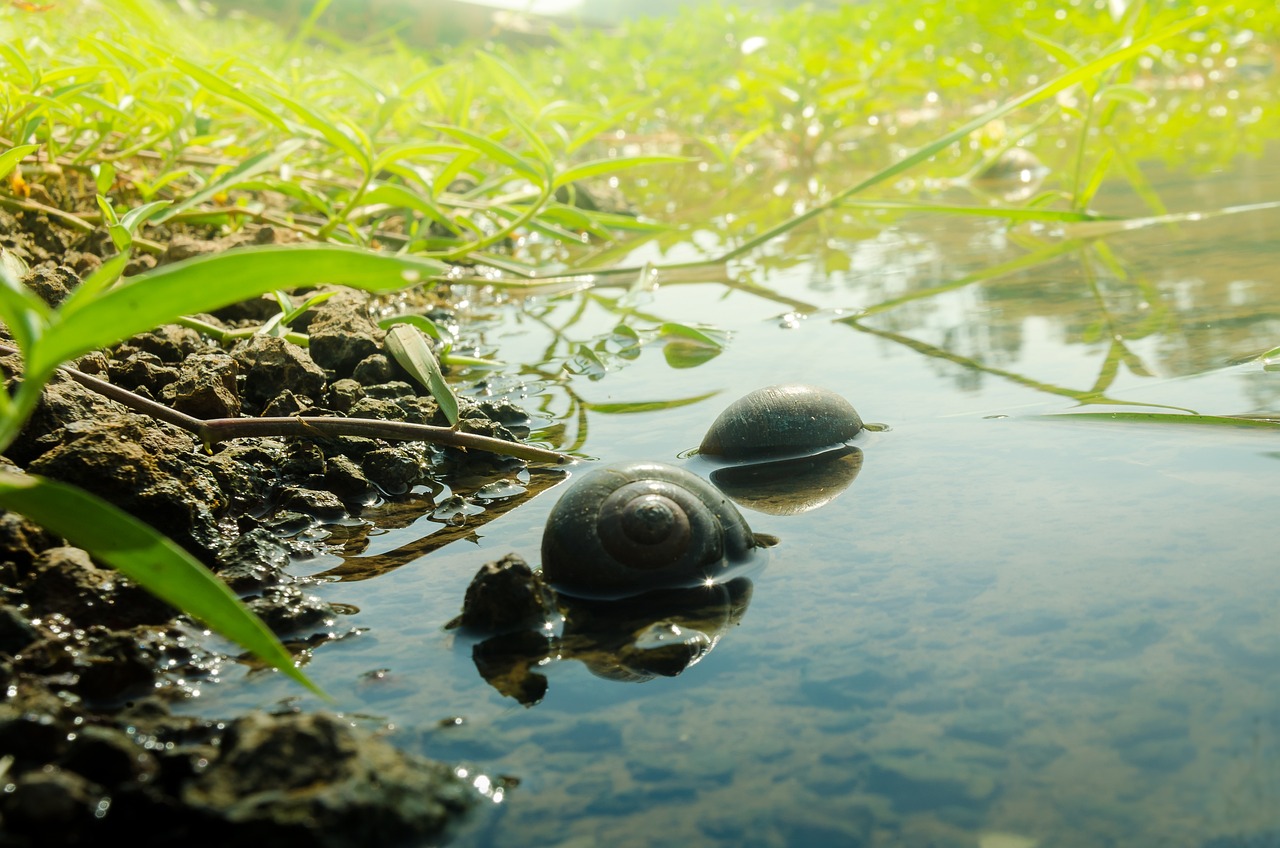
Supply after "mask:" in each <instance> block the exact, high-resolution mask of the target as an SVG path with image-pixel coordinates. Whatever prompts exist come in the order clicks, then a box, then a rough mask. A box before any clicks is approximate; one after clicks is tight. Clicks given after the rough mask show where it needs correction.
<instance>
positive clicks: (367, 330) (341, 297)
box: [307, 291, 385, 377]
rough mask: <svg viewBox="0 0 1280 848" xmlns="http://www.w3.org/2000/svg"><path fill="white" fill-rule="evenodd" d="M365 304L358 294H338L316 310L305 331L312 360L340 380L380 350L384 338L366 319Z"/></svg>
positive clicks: (364, 299)
mask: <svg viewBox="0 0 1280 848" xmlns="http://www.w3.org/2000/svg"><path fill="white" fill-rule="evenodd" d="M366 302H367V297H366V296H365V295H363V294H360V293H358V292H353V291H342V292H339V293H338V294H337V295H335V296H333V297H331V298H330V299H329V300H326V301H325V302H324V303H322V304H320V305H319V306H317V307H316V309H315V314H314V315H313V317H312V319H311V323H310V325H309V326H308V327H307V335H308V337H309V338H310V340H311V341H310V344H309V349H310V351H311V356H312V358H313V359H314V360H315V361H316V362H317V363H318V364H319V365H321V366H322V367H324V368H328V369H329V370H331V371H333V372H334V373H335V374H337V375H338V376H339V377H349V376H350V375H351V372H352V371H353V370H354V369H355V367H356V365H357V364H358V363H359V362H360V361H361V360H364V359H367V358H368V357H370V356H373V355H374V354H376V353H378V352H379V348H380V347H381V343H382V338H383V336H384V335H385V334H384V333H383V332H382V330H380V329H378V328H377V326H375V325H374V323H373V322H372V321H370V320H369V319H368V318H367V317H366V315H365V312H366V309H365V304H366Z"/></svg>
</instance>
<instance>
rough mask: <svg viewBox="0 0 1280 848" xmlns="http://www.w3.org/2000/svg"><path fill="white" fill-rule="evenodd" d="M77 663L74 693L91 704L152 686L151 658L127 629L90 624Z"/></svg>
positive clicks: (153, 677)
mask: <svg viewBox="0 0 1280 848" xmlns="http://www.w3.org/2000/svg"><path fill="white" fill-rule="evenodd" d="M86 638H87V642H86V644H87V645H88V646H91V651H92V653H89V651H88V650H86V651H85V652H84V653H83V654H82V660H83V662H82V663H81V664H79V667H78V668H77V672H78V674H79V677H78V679H77V681H76V687H75V688H76V692H77V693H78V694H79V695H80V697H81V698H84V699H85V701H86V702H89V703H91V704H93V703H97V704H112V703H116V702H119V701H120V700H122V699H124V698H127V697H130V696H132V695H140V694H143V693H146V692H148V691H150V690H151V689H152V688H154V686H155V677H156V672H155V660H154V659H153V658H152V657H150V656H148V655H147V653H146V651H144V650H143V649H142V648H141V646H140V645H139V644H138V641H137V640H136V639H135V638H134V637H133V636H132V634H130V633H127V632H114V631H109V630H107V629H106V628H103V627H93V628H90V631H89V632H88V633H87V634H86Z"/></svg>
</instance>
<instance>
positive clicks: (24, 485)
mask: <svg viewBox="0 0 1280 848" xmlns="http://www.w3.org/2000/svg"><path fill="white" fill-rule="evenodd" d="M125 217H126V218H127V217H128V216H127V215H126V216H125ZM119 226H121V227H122V229H127V227H126V226H125V225H124V224H120V225H119ZM122 259H123V255H122V256H120V257H116V258H115V259H113V260H109V261H108V262H107V263H105V264H104V265H103V268H102V269H100V270H99V272H98V275H95V276H93V277H90V278H89V279H88V280H87V281H86V282H85V285H84V286H82V287H80V288H79V289H77V291H75V292H74V293H73V294H72V295H71V296H70V297H68V298H67V299H66V300H65V301H64V302H63V304H62V306H61V307H60V308H58V309H50V308H49V307H48V306H46V305H45V304H44V302H43V301H41V300H40V299H39V298H37V297H36V296H35V295H34V294H32V293H31V292H30V291H29V290H28V289H27V288H26V287H25V286H23V285H22V284H21V282H19V281H18V280H17V279H16V278H15V276H14V275H13V274H12V273H11V271H10V269H9V268H8V267H7V266H3V265H0V318H3V320H4V322H5V324H6V325H7V326H8V327H9V329H10V332H11V333H12V334H13V336H14V339H15V341H17V342H18V345H19V347H20V348H21V349H22V352H23V354H24V359H25V373H24V374H23V379H22V381H21V383H20V384H19V385H18V389H17V392H16V393H15V394H14V395H13V396H12V397H11V396H10V395H9V393H8V392H0V450H3V449H4V448H5V447H7V446H8V445H9V444H10V443H11V442H12V441H13V439H14V438H15V437H16V436H17V434H18V432H19V430H20V429H21V428H22V425H23V424H24V423H25V422H26V420H27V418H28V417H29V416H30V414H31V412H32V410H34V408H35V404H36V402H37V401H38V399H39V396H40V392H41V390H42V389H43V387H44V384H45V383H46V382H47V381H48V379H49V378H50V377H51V376H52V375H53V372H54V371H55V370H56V369H57V368H58V367H59V366H60V365H62V364H63V363H65V362H67V361H69V360H71V359H73V358H75V357H77V356H79V355H81V354H83V353H86V352H88V351H91V350H94V349H97V348H100V347H105V346H108V345H111V344H115V343H117V342H119V341H122V340H124V339H126V338H128V337H130V336H132V335H134V334H136V333H139V332H143V331H145V330H148V329H150V328H152V327H155V326H158V325H160V324H163V323H165V322H167V321H171V320H173V319H175V318H177V317H179V316H181V315H182V314H184V313H187V312H207V311H211V310H214V309H218V308H219V307H221V306H226V305H227V304H230V303H235V302H238V301H241V300H244V299H246V298H249V297H254V296H257V295H261V294H265V293H267V292H272V291H276V290H278V289H279V288H281V287H284V288H298V287H304V286H315V285H320V284H322V283H326V282H341V283H344V284H346V285H350V286H353V287H356V288H362V289H365V290H369V291H393V290H396V289H400V288H404V287H405V286H408V285H411V284H416V283H420V282H425V281H426V280H427V279H428V278H429V277H430V275H433V274H435V273H438V272H439V271H440V270H441V269H442V266H441V265H439V264H438V263H436V262H433V261H431V260H427V259H418V258H413V257H398V256H391V255H385V254H376V253H370V252H368V251H365V250H359V249H355V248H348V247H342V246H337V245H314V246H302V247H294V248H281V247H264V248H256V249H255V248H245V249H242V250H238V251H231V252H228V253H223V254H218V255H215V256H208V257H202V258H199V259H193V260H189V261H187V262H182V263H176V264H173V265H166V266H162V267H161V268H159V269H156V270H154V271H150V272H147V273H144V274H140V275H138V276H136V277H132V278H129V279H128V280H126V281H125V282H124V283H122V284H120V285H116V286H114V287H112V288H108V286H109V285H110V282H111V281H114V278H115V277H116V276H117V275H118V274H119V270H120V267H121V266H122ZM314 302H315V298H312V300H311V301H309V303H308V305H310V303H314ZM290 312H291V313H292V312H296V310H290ZM282 314H283V315H284V317H291V315H290V314H289V313H282ZM282 320H283V319H282ZM0 504H3V505H4V506H5V507H6V508H8V509H12V510H14V511H16V512H21V513H23V514H25V515H27V516H28V517H30V518H32V519H33V520H36V521H39V522H41V523H42V524H45V525H46V526H48V527H50V528H51V529H53V530H55V531H56V532H58V533H60V534H62V535H65V536H67V537H68V538H72V539H73V540H77V541H78V543H80V544H82V545H83V546H84V547H85V548H86V549H87V550H89V551H90V553H92V554H93V555H95V556H97V557H99V558H100V559H103V560H104V561H106V562H108V563H110V564H111V565H114V566H116V567H117V568H119V569H120V570H121V571H123V572H124V573H126V574H128V575H129V576H131V577H134V578H135V579H137V580H138V582H139V583H141V584H142V585H144V586H146V587H147V588H148V589H151V590H152V591H155V592H156V593H157V594H159V595H160V596H161V597H163V598H165V599H166V600H169V601H171V602H172V603H174V604H176V605H177V606H178V607H179V608H180V609H182V610H184V611H185V612H188V613H190V614H192V615H195V616H197V617H199V618H201V619H202V620H203V621H204V622H205V623H206V624H208V625H209V626H210V627H212V628H213V629H215V630H217V631H218V632H220V633H222V634H223V635H225V636H227V637H228V638H230V639H233V640H235V641H237V642H238V643H240V644H241V645H243V646H244V647H245V648H247V649H249V650H251V651H253V652H255V653H257V654H258V655H259V656H261V657H262V658H263V659H264V660H266V661H267V662H270V663H271V664H272V665H274V666H276V667H277V668H280V669H281V670H283V671H285V672H286V673H288V674H290V675H291V676H294V677H296V678H298V679H299V680H303V681H304V682H305V678H304V677H302V676H301V673H300V672H298V671H297V669H296V668H295V667H294V666H293V663H292V661H291V660H290V659H289V657H288V655H287V654H286V653H285V652H284V650H283V648H281V647H280V646H279V644H278V643H277V642H276V641H275V640H274V638H273V637H271V636H270V633H269V632H268V631H266V630H265V628H264V626H263V625H262V624H261V622H259V621H258V620H257V618H256V617H255V616H253V615H252V614H251V613H250V612H249V611H248V610H247V609H245V608H244V607H243V606H242V605H240V604H239V602H238V601H235V599H234V598H233V597H229V593H228V590H227V589H226V587H225V585H223V584H222V583H221V582H220V581H218V580H216V579H215V578H213V577H212V576H211V575H209V574H208V573H207V572H206V571H205V570H204V568H203V566H201V565H200V564H199V563H198V562H196V561H195V560H194V559H192V558H191V556H190V555H188V554H186V553H185V552H183V551H182V550H181V549H179V548H178V547H176V546H175V545H173V544H172V543H170V542H167V541H166V540H163V539H160V538H158V537H157V536H156V534H155V533H154V532H152V531H149V530H147V529H146V528H144V527H142V526H141V525H139V524H138V522H137V521H136V520H134V519H131V518H129V517H128V516H127V515H126V514H124V513H122V512H120V511H119V510H116V509H114V508H113V507H111V506H110V505H109V504H105V503H103V502H101V501H100V500H98V499H97V498H95V497H93V496H92V495H89V494H87V493H85V492H82V491H80V490H78V489H75V488H74V487H70V486H64V485H59V484H55V483H52V482H50V481H47V480H40V479H38V478H35V477H19V476H17V475H12V474H6V475H4V477H3V479H0ZM69 517H73V518H74V520H69ZM116 540H118V541H119V544H117V541H116ZM307 685H310V684H309V683H308V684H307ZM313 688H314V687H313Z"/></svg>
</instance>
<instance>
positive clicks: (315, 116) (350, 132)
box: [271, 92, 373, 174]
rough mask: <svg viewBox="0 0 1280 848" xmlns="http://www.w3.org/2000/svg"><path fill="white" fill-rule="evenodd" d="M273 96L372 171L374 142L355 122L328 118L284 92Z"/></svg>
mask: <svg viewBox="0 0 1280 848" xmlns="http://www.w3.org/2000/svg"><path fill="white" fill-rule="evenodd" d="M271 96H272V97H274V98H275V99H276V100H279V101H280V102H281V103H282V104H284V106H285V107H286V108H288V109H289V110H290V111H291V112H293V113H294V114H295V115H297V116H298V117H299V118H300V119H301V120H302V122H303V123H304V124H306V125H307V126H309V127H311V129H313V130H315V131H316V132H318V133H319V134H320V136H321V137H322V138H324V140H325V141H327V142H329V143H330V144H331V145H333V146H334V147H336V148H337V149H338V150H341V151H342V152H343V153H345V154H347V155H348V156H350V157H351V158H352V159H353V160H354V161H355V162H356V164H357V165H359V166H360V167H361V168H362V169H363V170H364V172H365V173H366V174H368V173H370V172H371V171H372V169H373V152H372V151H373V144H372V143H371V142H370V141H369V137H368V136H367V135H365V133H364V131H363V130H361V129H360V128H359V127H357V126H356V125H355V124H353V123H351V122H350V121H347V120H342V119H341V118H338V117H335V118H333V119H326V118H325V117H324V116H322V115H320V114H319V113H318V112H316V111H315V110H313V109H312V108H311V107H309V106H306V105H304V104H302V103H299V102H298V101H297V100H294V99H293V98H291V97H286V96H285V95H283V94H278V93H275V92H272V94H271ZM339 124H341V126H339ZM344 130H345V132H344Z"/></svg>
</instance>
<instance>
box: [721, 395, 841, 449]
mask: <svg viewBox="0 0 1280 848" xmlns="http://www.w3.org/2000/svg"><path fill="white" fill-rule="evenodd" d="M861 430H862V418H861V417H860V416H859V415H858V413H857V411H856V410H855V409H854V408H853V406H852V405H851V404H850V403H849V402H848V401H847V400H845V399H844V398H843V397H841V396H840V395H838V394H836V393H835V392H833V391H831V390H829V389H822V388H818V387H817V386H805V385H786V386H766V387H765V388H763V389H756V390H755V391H754V392H751V393H750V394H748V395H746V396H744V397H742V398H739V399H738V400H736V401H734V402H733V403H731V404H730V405H729V406H728V408H726V409H725V411H724V412H722V413H720V416H719V417H718V418H716V420H715V421H714V422H713V423H712V425H711V427H710V429H708V430H707V435H706V436H705V437H704V438H703V440H702V444H701V445H700V446H699V448H698V453H700V454H703V455H706V456H711V457H716V458H720V459H728V460H739V459H763V458H768V457H776V456H785V455H789V454H790V455H798V454H803V453H805V452H809V451H815V450H819V449H822V448H828V447H832V446H834V445H838V444H841V443H843V442H847V441H848V440H850V439H852V438H853V437H854V436H856V435H857V434H858V432H859V431H861Z"/></svg>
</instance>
